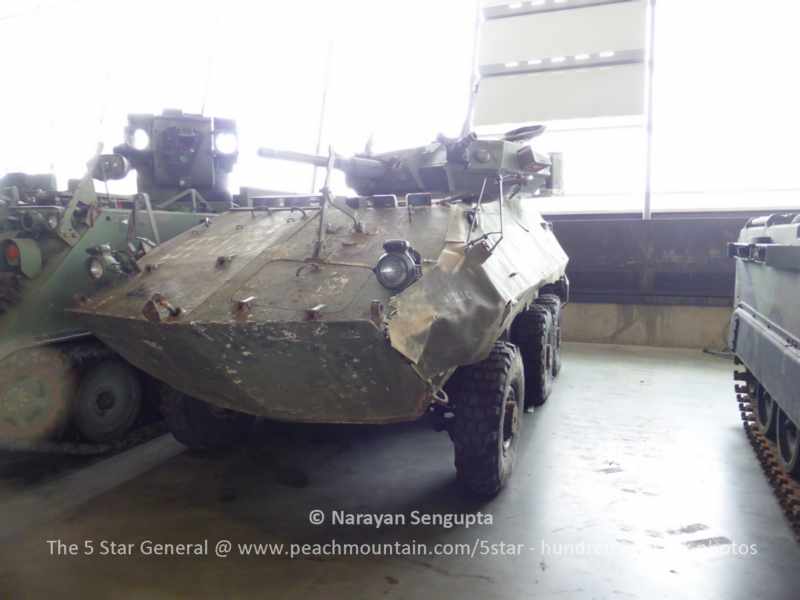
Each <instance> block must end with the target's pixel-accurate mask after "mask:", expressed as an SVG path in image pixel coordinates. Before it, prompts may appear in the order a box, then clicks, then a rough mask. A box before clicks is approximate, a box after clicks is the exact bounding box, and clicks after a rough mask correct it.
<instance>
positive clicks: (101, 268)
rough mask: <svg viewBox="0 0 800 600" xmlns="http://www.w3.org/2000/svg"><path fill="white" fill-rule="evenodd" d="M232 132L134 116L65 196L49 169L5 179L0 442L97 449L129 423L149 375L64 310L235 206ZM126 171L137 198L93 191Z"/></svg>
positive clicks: (191, 120)
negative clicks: (118, 142)
mask: <svg viewBox="0 0 800 600" xmlns="http://www.w3.org/2000/svg"><path fill="white" fill-rule="evenodd" d="M231 136H235V126H234V124H233V122H231V121H228V120H220V119H211V118H208V117H200V116H198V115H184V114H183V113H180V112H178V111H166V112H165V113H164V114H163V115H161V116H154V115H131V116H130V117H129V126H128V129H127V130H126V143H125V144H123V145H122V146H118V147H117V148H115V152H114V154H105V155H99V156H97V157H95V158H94V159H93V160H92V161H91V163H90V169H89V172H88V173H87V175H86V176H85V177H84V178H83V179H81V180H79V181H72V182H70V189H69V190H68V191H57V189H56V183H55V178H54V177H53V176H51V175H25V174H21V173H15V174H9V175H6V176H5V177H3V178H0V446H4V447H12V448H20V449H33V450H37V449H38V450H42V449H46V450H47V451H57V446H58V445H57V444H54V443H53V442H54V440H58V439H60V438H64V439H69V440H71V441H77V440H76V439H75V438H80V441H81V442H84V444H83V446H82V448H83V450H86V448H87V446H86V444H85V442H90V443H94V444H95V446H94V447H93V448H94V449H96V450H98V451H99V450H102V449H103V447H105V446H106V445H107V444H108V443H110V442H113V441H115V440H118V439H119V438H120V437H121V436H123V435H124V434H125V433H126V432H127V431H128V430H129V429H130V428H131V427H132V426H133V425H134V424H135V423H136V421H137V418H138V416H139V414H140V411H141V407H142V402H143V392H142V388H143V385H146V383H147V381H146V379H145V378H144V377H143V375H142V374H141V373H140V372H139V371H138V370H137V369H135V368H134V367H131V366H130V365H129V364H127V363H126V362H125V361H124V360H123V359H121V358H120V356H119V355H117V354H116V353H115V352H113V351H112V350H111V349H110V348H108V347H107V346H105V345H104V344H102V343H101V342H100V341H99V340H97V339H96V338H95V337H94V336H92V335H91V334H90V333H89V332H88V331H87V330H86V328H85V327H83V326H82V325H81V324H80V323H79V322H78V321H77V320H76V319H75V317H74V315H71V314H68V313H66V312H65V309H66V308H69V307H74V306H76V305H78V304H79V303H80V302H81V301H82V298H84V297H85V296H87V295H89V294H91V293H93V292H95V291H96V290H98V289H102V288H103V287H106V286H108V285H110V284H112V283H114V282H115V281H116V279H117V278H118V277H120V276H124V275H125V273H126V272H134V271H135V270H136V268H137V267H136V262H135V259H136V257H137V255H140V254H143V253H144V252H145V251H146V250H148V249H149V248H151V247H152V246H153V245H155V244H157V243H159V242H161V241H164V240H167V239H170V238H172V237H174V236H175V235H177V234H178V233H180V232H182V231H186V230H188V229H190V228H191V227H193V226H195V225H197V224H198V223H200V222H204V223H205V222H207V221H208V220H209V219H210V218H213V215H212V214H210V212H209V211H213V210H215V209H216V210H222V209H227V208H229V207H230V205H231V197H230V194H229V193H228V191H227V190H226V189H225V184H226V175H227V173H228V172H229V171H230V170H231V167H232V166H233V162H234V161H235V157H236V147H235V139H232V138H231ZM219 146H224V152H223V151H222V150H220V148H219ZM131 166H133V167H134V168H135V169H136V171H137V174H138V184H139V185H138V192H139V193H137V194H135V195H128V196H125V195H111V194H108V193H105V194H103V193H97V192H96V190H95V185H94V181H95V180H101V181H102V180H105V181H108V180H114V179H121V178H123V177H124V176H125V175H126V174H127V173H128V171H129V169H130V168H131ZM196 211H203V212H196ZM70 425H72V426H73V427H70ZM65 436H66V437H65ZM62 446H63V447H67V446H69V444H63V445H62ZM73 447H74V445H73ZM90 449H91V448H90Z"/></svg>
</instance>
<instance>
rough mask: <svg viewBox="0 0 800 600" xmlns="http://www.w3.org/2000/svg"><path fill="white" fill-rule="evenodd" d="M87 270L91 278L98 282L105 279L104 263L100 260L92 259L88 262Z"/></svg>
mask: <svg viewBox="0 0 800 600" xmlns="http://www.w3.org/2000/svg"><path fill="white" fill-rule="evenodd" d="M86 270H87V271H88V272H89V277H91V278H92V279H94V280H95V281H98V280H99V279H101V278H102V277H103V272H104V269H103V263H102V262H101V261H100V259H98V258H94V257H92V258H90V259H89V260H87V261H86Z"/></svg>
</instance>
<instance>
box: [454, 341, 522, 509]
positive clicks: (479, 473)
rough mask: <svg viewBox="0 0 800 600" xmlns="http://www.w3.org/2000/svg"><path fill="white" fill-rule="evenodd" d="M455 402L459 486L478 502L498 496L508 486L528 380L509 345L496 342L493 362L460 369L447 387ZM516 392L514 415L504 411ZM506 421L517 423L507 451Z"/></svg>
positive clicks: (515, 350)
mask: <svg viewBox="0 0 800 600" xmlns="http://www.w3.org/2000/svg"><path fill="white" fill-rule="evenodd" d="M448 384H449V385H448V390H449V391H448V395H449V397H450V398H451V399H452V400H453V404H454V414H455V417H454V419H453V423H452V424H451V425H450V435H451V438H452V439H453V446H454V449H455V467H456V476H457V478H458V481H459V482H460V483H461V485H462V486H464V488H465V490H466V491H467V492H468V493H470V494H472V495H476V496H480V497H484V498H489V497H492V496H495V495H497V494H498V492H500V490H501V489H502V488H503V486H505V484H506V483H507V482H508V479H509V478H510V477H511V473H512V470H513V467H514V458H515V456H516V451H517V446H518V442H519V438H520V432H521V426H522V415H523V413H524V409H523V406H522V403H523V400H522V399H523V397H524V395H525V374H524V368H523V365H522V357H521V355H520V352H519V350H518V349H517V347H516V346H514V345H513V344H510V343H508V342H496V343H495V345H494V347H493V348H492V351H491V353H490V354H489V356H488V357H487V358H486V359H485V360H483V361H481V362H479V363H477V364H474V365H469V366H466V367H461V368H460V369H459V370H458V371H457V372H456V373H455V374H454V375H453V377H452V378H451V380H450V382H448ZM512 389H513V391H514V394H515V397H516V408H515V409H514V413H515V414H509V412H508V409H507V407H506V403H507V400H508V398H509V395H510V394H511V393H512V392H511V390H512ZM507 418H512V419H514V418H515V422H514V423H513V424H514V425H515V426H516V427H515V431H513V436H512V437H511V440H510V442H509V447H508V448H504V445H505V444H504V427H505V424H506V423H505V421H506V419H507Z"/></svg>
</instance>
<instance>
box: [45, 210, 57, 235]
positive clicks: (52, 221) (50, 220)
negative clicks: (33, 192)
mask: <svg viewBox="0 0 800 600" xmlns="http://www.w3.org/2000/svg"><path fill="white" fill-rule="evenodd" d="M47 226H48V227H49V228H50V229H52V230H53V231H55V230H56V229H58V214H57V213H50V214H49V215H48V216H47Z"/></svg>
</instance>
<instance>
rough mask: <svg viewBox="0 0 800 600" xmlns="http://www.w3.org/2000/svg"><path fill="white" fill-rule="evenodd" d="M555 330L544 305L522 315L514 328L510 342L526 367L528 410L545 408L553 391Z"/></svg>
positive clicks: (534, 306)
mask: <svg viewBox="0 0 800 600" xmlns="http://www.w3.org/2000/svg"><path fill="white" fill-rule="evenodd" d="M552 326H553V318H552V316H551V313H550V310H548V308H547V307H545V306H543V305H541V304H532V305H531V306H530V308H528V309H527V310H525V311H523V312H521V313H520V314H519V315H517V318H516V319H515V320H514V323H513V325H512V326H511V341H512V342H513V343H514V344H516V345H517V347H519V349H520V352H521V353H522V362H523V363H524V365H525V408H533V407H534V406H541V405H542V404H544V403H545V402H546V401H547V398H548V397H549V396H550V392H551V391H552V388H553V368H552V351H551V350H548V348H552V346H551V345H550V341H551V338H552Z"/></svg>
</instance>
